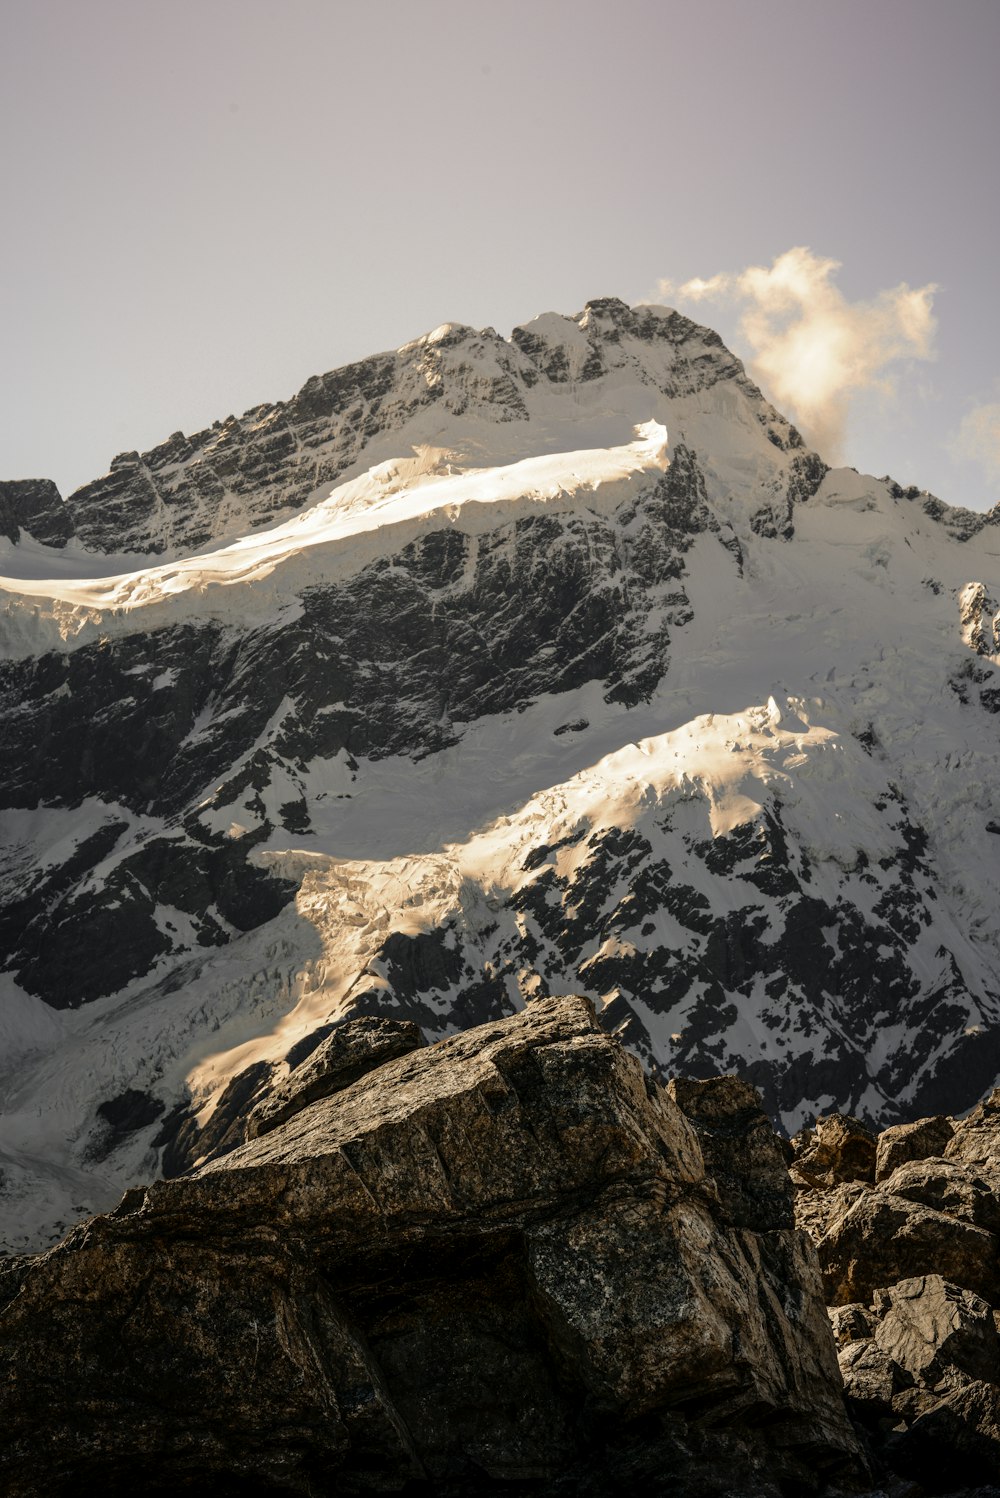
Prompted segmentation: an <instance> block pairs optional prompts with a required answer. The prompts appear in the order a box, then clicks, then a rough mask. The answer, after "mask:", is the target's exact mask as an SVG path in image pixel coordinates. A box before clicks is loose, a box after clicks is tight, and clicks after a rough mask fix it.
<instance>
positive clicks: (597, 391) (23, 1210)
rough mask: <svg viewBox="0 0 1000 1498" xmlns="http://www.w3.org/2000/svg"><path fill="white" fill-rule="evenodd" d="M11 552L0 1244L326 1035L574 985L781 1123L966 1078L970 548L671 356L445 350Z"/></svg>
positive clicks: (19, 502) (992, 1008) (980, 626)
mask: <svg viewBox="0 0 1000 1498" xmlns="http://www.w3.org/2000/svg"><path fill="white" fill-rule="evenodd" d="M0 530H2V531H3V534H4V537H5V539H4V540H3V541H0V546H2V547H3V548H4V550H3V555H2V557H0V572H2V573H3V574H4V576H3V578H2V579H0V609H2V614H0V617H2V634H0V642H2V651H3V659H2V661H0V712H2V723H3V728H2V735H3V737H2V748H3V766H4V774H3V777H2V780H3V785H2V796H3V803H2V805H3V808H4V809H3V813H2V820H3V829H4V840H5V859H4V864H3V869H4V874H3V880H4V887H3V915H2V928H3V952H4V957H5V961H4V968H5V971H4V973H3V974H2V976H0V985H2V989H0V1041H2V1053H3V1055H4V1057H5V1062H4V1069H3V1072H2V1075H0V1107H2V1110H3V1111H2V1116H0V1171H2V1195H0V1222H2V1224H3V1232H4V1237H5V1241H6V1242H7V1244H8V1246H9V1247H11V1248H14V1249H22V1248H28V1247H37V1246H39V1245H41V1244H44V1243H46V1242H49V1241H52V1239H53V1238H55V1237H58V1236H59V1235H60V1234H61V1233H62V1232H63V1231H64V1230H65V1228H66V1226H67V1225H68V1224H69V1223H71V1222H72V1221H74V1220H75V1219H76V1218H78V1217H79V1216H80V1215H82V1214H84V1213H85V1212H90V1211H94V1210H102V1209H106V1208H108V1207H110V1206H111V1205H113V1203H114V1201H115V1200H116V1199H117V1197H118V1195H119V1194H120V1192H121V1190H122V1189H123V1188H124V1187H126V1186H129V1185H131V1184H135V1183H138V1182H140V1181H144V1180H148V1179H149V1178H150V1177H151V1176H154V1175H157V1174H163V1175H166V1176H173V1175H177V1174H178V1173H181V1172H183V1171H185V1170H187V1169H189V1168H190V1167H191V1166H193V1165H194V1164H196V1163H197V1162H200V1161H205V1160H208V1159H211V1158H213V1157H216V1156H218V1155H220V1154H223V1153H225V1152H226V1151H227V1150H229V1149H231V1148H233V1147H234V1146H235V1145H238V1144H240V1143H242V1142H243V1140H244V1138H245V1136H246V1129H247V1119H248V1117H249V1115H250V1114H251V1112H253V1111H254V1110H257V1111H258V1113H259V1111H260V1110H261V1109H265V1110H266V1108H267V1106H268V1105H269V1104H268V1099H269V1098H270V1097H272V1096H273V1095H276V1094H279V1093H280V1091H281V1089H282V1087H283V1086H285V1084H286V1081H287V1078H288V1077H289V1075H290V1073H292V1072H294V1071H297V1070H298V1069H299V1068H300V1067H304V1066H307V1065H308V1061H309V1057H310V1056H311V1055H312V1053H313V1052H314V1051H315V1050H316V1048H317V1047H319V1046H320V1045H321V1044H322V1043H323V1041H324V1040H325V1039H326V1038H327V1036H328V1035H329V1034H330V1033H331V1027H332V1026H334V1025H335V1023H336V1022H337V1021H338V1020H339V1019H342V1018H343V1017H345V1016H348V1015H366V1014H384V1015H390V1016H394V1017H396V1018H401V1019H408V1020H413V1021H416V1022H417V1024H418V1025H419V1026H420V1028H421V1029H422V1031H423V1033H424V1035H425V1037H426V1038H428V1039H435V1038H438V1037H440V1036H442V1035H447V1034H449V1033H451V1032H453V1031H454V1030H456V1029H462V1028H464V1027H466V1026H469V1025H474V1024H477V1023H480V1022H483V1021H487V1020H496V1019H499V1018H501V1017H502V1016H504V1015H507V1014H510V1013H512V1012H514V1011H515V1010H517V1009H519V1008H521V1007H523V1005H524V1003H525V1002H526V1001H528V1000H530V999H532V998H535V997H541V996H544V995H547V994H553V995H559V994H565V993H576V992H582V993H584V994H587V995H589V996H590V997H591V998H592V999H593V1000H594V1002H595V1003H596V1004H597V1006H598V1008H599V1009H600V1011H601V1016H602V1021H603V1023H604V1024H605V1025H606V1026H607V1027H608V1028H610V1029H612V1030H614V1031H616V1032H617V1033H619V1034H620V1035H621V1037H622V1038H623V1040H624V1041H625V1042H626V1044H627V1045H628V1046H629V1047H630V1048H631V1049H632V1050H633V1051H634V1052H635V1053H636V1054H638V1055H639V1056H640V1057H641V1058H642V1059H643V1061H644V1062H645V1063H646V1065H647V1067H648V1068H649V1069H650V1070H651V1071H652V1072H653V1073H654V1075H657V1076H659V1077H660V1078H662V1079H666V1078H669V1077H671V1076H674V1075H691V1074H694V1075H702V1076H704V1075H708V1074H714V1073H717V1072H720V1071H737V1072H739V1073H740V1075H742V1076H743V1077H744V1078H746V1079H747V1080H749V1081H752V1082H753V1083H754V1084H755V1085H756V1086H758V1087H759V1088H760V1090H761V1093H762V1095H763V1098H764V1101H765V1105H766V1106H767V1108H768V1110H769V1112H770V1113H771V1115H772V1117H773V1118H774V1119H775V1120H776V1121H777V1122H778V1123H779V1124H781V1125H782V1126H783V1127H784V1128H786V1129H788V1130H789V1131H794V1130H795V1129H796V1128H798V1127H799V1126H800V1125H801V1124H802V1123H804V1122H805V1121H807V1120H811V1118H812V1117H813V1116H814V1115H815V1114H816V1113H818V1112H821V1111H824V1110H829V1109H842V1110H847V1111H850V1112H852V1113H856V1114H859V1115H861V1116H863V1117H865V1118H867V1119H869V1120H870V1121H872V1122H875V1123H878V1124H879V1125H880V1126H885V1125H888V1124H893V1123H896V1122H900V1121H904V1120H907V1119H910V1118H916V1117H918V1116H920V1115H923V1114H929V1113H937V1112H945V1111H947V1112H952V1113H954V1112H961V1111H963V1110H965V1109H968V1108H969V1107H971V1106H972V1105H973V1104H974V1103H975V1102H976V1101H977V1100H978V1099H979V1097H980V1096H981V1095H982V1094H983V1093H984V1092H986V1091H988V1090H989V1088H990V1087H991V1086H992V1085H993V1084H994V1082H995V1081H996V1079H997V1076H998V1073H1000V1032H998V1029H997V1020H998V1014H1000V944H998V937H997V930H996V919H995V915H996V909H997V904H998V897H1000V864H998V859H997V852H998V846H1000V845H998V841H997V840H998V838H1000V806H998V804H997V801H998V796H997V791H996V785H997V767H998V744H997V738H998V735H997V730H998V723H1000V719H998V716H997V714H998V712H1000V669H998V668H1000V612H998V605H997V602H996V600H997V599H998V598H1000V511H998V510H994V511H993V512H991V513H990V514H988V515H978V514H973V513H971V512H969V511H964V510H957V509H953V508H950V507H948V506H946V505H944V504H942V503H941V502H940V501H939V500H937V499H935V498H933V497H932V496H930V495H928V494H926V493H923V492H921V491H918V490H916V489H912V488H910V489H905V490H904V489H902V488H901V487H900V486H899V485H898V484H895V483H894V482H893V481H892V480H891V479H872V478H868V477H865V476H862V475H859V474H858V473H856V472H855V471H854V470H853V469H828V468H827V466H826V464H825V463H824V462H823V461H822V460H821V458H820V457H819V456H818V455H817V454H815V453H813V452H810V451H809V450H808V449H807V448H806V447H805V446H804V444H803V442H802V439H801V437H800V436H799V434H798V433H797V431H796V430H795V428H794V427H793V426H791V425H790V424H789V422H788V421H786V420H785V419H784V418H783V417H782V416H781V415H780V414H779V413H778V412H777V411H775V410H774V408H773V407H772V406H770V405H769V404H768V402H767V401H766V400H765V399H764V397H763V396H762V395H761V393H760V391H759V390H758V389H757V388H756V387H755V386H754V384H753V383H752V382H751V381H750V380H749V379H748V378H747V376H746V374H745V373H744V371H743V368H742V366H741V365H740V363H739V361H738V360H737V359H736V358H734V357H733V355H732V354H730V353H729V351H728V350H727V349H726V348H725V347H724V346H723V344H722V343H721V341H720V340H719V338H718V336H717V335H716V334H715V333H713V332H711V331H710V330H708V329H705V328H701V327H698V326H697V325H695V324H694V323H692V322H690V321H688V320H687V319H686V318H684V317H682V316H680V315H679V314H678V313H676V312H672V311H669V310H667V309H665V308H660V307H637V308H631V309H630V308H628V307H626V306H625V305H624V303H622V302H619V301H616V300H614V299H603V300H599V301H594V302H590V303H588V305H587V307H586V309H585V311H584V312H583V313H581V314H579V315H578V316H576V317H572V318H567V317H560V316H556V315H555V314H547V315H545V316H543V317H540V318H537V319H535V320H534V321H533V322H531V323H529V324H527V325H526V326H525V327H523V328H518V329H515V330H514V332H513V334H512V335H511V337H510V338H509V339H503V338H501V337H499V336H498V335H497V334H496V333H495V332H494V331H493V330H492V329H486V330H484V331H475V330H473V329H471V328H466V327H461V326H456V325H453V324H447V325H444V326H443V327H441V328H438V329H436V330H435V331H434V332H433V333H430V334H428V335H427V336H425V337H423V338H420V339H417V340H416V341H415V342H413V343H410V344H407V345H405V346H404V347H403V348H401V349H399V350H398V351H396V352H395V353H388V354H382V355H378V356H376V357H375V358H372V359H368V360H365V361H363V362H362V363H360V364H357V365H353V366H350V367H348V368H347V369H344V370H340V371H337V372H335V373H333V374H330V375H325V376H322V377H319V378H317V379H313V380H310V381H309V382H308V383H307V384H306V386H305V387H304V388H303V390H302V391H301V392H300V393H299V394H298V395H297V396H296V397H294V398H293V399H292V400H290V401H288V402H285V403H279V404H278V405H274V406H259V407H255V408H254V409H253V410H252V411H249V412H247V413H246V414H245V415H244V416H243V417H242V418H239V419H237V418H234V417H230V418H229V419H228V420H227V421H225V422H223V423H217V424H216V425H215V426H214V427H212V428H211V429H209V430H207V431H205V432H201V433H198V434H197V435H196V436H194V437H184V436H183V435H182V434H179V433H177V434H175V435H174V436H173V437H172V438H170V439H169V440H168V441H167V442H166V443H163V444H161V445H160V446H159V447H157V448H155V449H153V450H152V451H151V452H148V453H144V454H141V455H140V454H137V453H130V454H123V455H122V456H121V457H119V458H117V459H115V461H114V463H113V464H112V468H111V472H110V474H109V475H108V476H107V477H106V478H104V479H100V480H98V481H97V482H96V483H93V484H90V485H87V486H86V487H85V488H84V489H82V490H79V491H78V492H77V493H76V494H75V495H71V496H70V497H69V498H68V499H67V500H66V501H62V500H61V499H60V497H59V496H58V494H57V492H56V491H55V489H54V487H53V486H52V485H51V484H48V483H46V482H44V481H40V480H39V481H19V482H16V483H8V484H3V485H0Z"/></svg>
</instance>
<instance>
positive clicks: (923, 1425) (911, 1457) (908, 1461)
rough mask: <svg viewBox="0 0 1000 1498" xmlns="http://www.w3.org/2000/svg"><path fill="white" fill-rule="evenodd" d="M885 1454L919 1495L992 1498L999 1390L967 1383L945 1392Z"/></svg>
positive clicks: (999, 1468)
mask: <svg viewBox="0 0 1000 1498" xmlns="http://www.w3.org/2000/svg"><path fill="white" fill-rule="evenodd" d="M887 1454H888V1456H889V1459H890V1460H891V1461H892V1464H893V1466H894V1467H895V1468H896V1470H897V1471H899V1472H902V1473H903V1474H905V1475H906V1476H909V1477H912V1478H914V1479H915V1480H916V1481H918V1482H919V1483H920V1484H921V1487H922V1489H923V1491H924V1492H927V1493H942V1494H969V1495H970V1498H977V1495H980V1494H981V1495H982V1498H994V1494H996V1492H997V1491H998V1488H997V1486H994V1484H997V1482H998V1477H1000V1387H998V1385H997V1384H985V1383H971V1384H965V1385H963V1386H962V1387H961V1388H958V1389H953V1390H952V1391H951V1392H949V1393H946V1394H945V1395H944V1397H943V1398H942V1399H939V1400H936V1401H934V1402H933V1403H932V1404H931V1407H930V1408H929V1409H928V1410H926V1411H925V1412H923V1413H921V1414H920V1415H918V1417H917V1419H916V1420H914V1422H913V1424H912V1425H911V1426H910V1427H909V1428H908V1429H906V1430H905V1431H903V1432H901V1433H900V1434H899V1435H898V1436H896V1437H895V1439H894V1440H893V1441H892V1442H891V1444H890V1446H889V1448H888V1453H887ZM987 1484H989V1486H987ZM973 1489H975V1490H976V1492H975V1493H973Z"/></svg>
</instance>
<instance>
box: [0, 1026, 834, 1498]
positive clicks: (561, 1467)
mask: <svg viewBox="0 0 1000 1498" xmlns="http://www.w3.org/2000/svg"><path fill="white" fill-rule="evenodd" d="M361 1023H362V1025H363V1024H364V1022H363V1021H362V1022H361ZM362 1048H363V1047H362ZM341 1049H342V1050H347V1049H350V1046H349V1045H347V1044H345V1037H343V1036H342V1037H341ZM678 1101H679V1102H680V1103H681V1104H682V1105H683V1106H685V1107H690V1109H691V1118H690V1119H689V1118H688V1117H686V1116H685V1113H684V1112H683V1111H682V1108H681V1107H679V1106H678V1104H677V1102H675V1101H674V1100H673V1099H672V1098H671V1097H670V1096H669V1095H668V1094H667V1092H666V1091H665V1090H664V1089H663V1088H662V1087H660V1086H659V1085H658V1084H656V1083H655V1082H653V1081H652V1080H650V1079H649V1078H647V1077H646V1076H644V1074H643V1071H642V1068H641V1066H640V1064H639V1062H638V1061H636V1060H635V1059H634V1058H633V1057H630V1056H628V1055H627V1054H626V1053H625V1052H624V1051H623V1050H622V1048H621V1046H620V1045H619V1043H618V1042H617V1041H615V1040H613V1039H611V1038H609V1037H608V1036H606V1035H605V1034H604V1033H603V1032H602V1031H601V1030H600V1028H599V1027H598V1025H597V1023H596V1021H595V1019H594V1016H593V1011H592V1010H591V1008H590V1006H589V1004H587V1002H586V1001H584V1000H581V999H547V1000H540V1001H538V1002H536V1003H534V1004H532V1005H530V1006H529V1007H528V1009H526V1010H525V1011H524V1012H523V1013H521V1014H518V1015H516V1016H514V1017H513V1018H510V1019H507V1020H503V1021H501V1022H499V1023H496V1024H489V1025H483V1026H480V1027H479V1028H477V1029H475V1030H472V1031H469V1032H466V1033H464V1034H460V1035H457V1036H454V1037H452V1038H451V1039H449V1040H445V1041H442V1042H440V1043H439V1044H437V1045H435V1046H433V1047H430V1048H427V1049H421V1050H417V1051H412V1052H411V1053H409V1054H406V1055H402V1056H398V1057H397V1058H396V1059H394V1060H391V1061H388V1062H386V1063H385V1064H383V1065H380V1066H376V1068H375V1069H374V1070H371V1071H368V1072H367V1073H366V1074H365V1075H362V1076H360V1077H359V1078H358V1080H356V1081H354V1082H353V1083H350V1084H348V1085H346V1086H344V1087H342V1088H341V1090H339V1091H338V1092H336V1093H335V1094H333V1095H332V1096H326V1097H321V1098H318V1099H317V1100H315V1101H312V1102H309V1103H307V1104H306V1105H305V1106H304V1107H302V1108H300V1110H299V1111H298V1112H296V1113H295V1114H294V1115H292V1116H291V1117H289V1118H288V1119H287V1121H285V1122H284V1123H278V1124H277V1125H276V1126H275V1127H273V1128H272V1129H271V1130H270V1132H268V1133H267V1134H266V1135H264V1136H263V1137H261V1138H258V1139H256V1140H253V1141H252V1142H250V1143H248V1144H246V1145H244V1146H243V1147H242V1148H240V1149H238V1150H235V1151H233V1152H231V1153H230V1154H228V1155H227V1156H226V1157H225V1158H224V1159H221V1160H217V1161H215V1162H213V1163H212V1164H210V1165H209V1166H208V1167H206V1168H204V1169H202V1170H201V1171H200V1172H197V1173H196V1174H194V1175H192V1176H189V1177H187V1178H184V1179H179V1180H175V1181H169V1182H163V1183H159V1184H157V1185H154V1186H151V1187H149V1188H148V1189H145V1190H136V1191H133V1192H130V1193H129V1194H128V1195H127V1196H126V1198H125V1199H124V1200H123V1202H122V1204H121V1206H120V1207H119V1208H118V1209H117V1210H116V1211H115V1212H114V1213H112V1214H111V1215H110V1216H108V1217H104V1218H95V1219H93V1220H92V1221H90V1222H89V1223H87V1224H86V1225H85V1226H83V1227H81V1228H79V1229H77V1230H76V1231H75V1232H74V1233H73V1234H72V1235H71V1236H70V1237H69V1238H68V1239H67V1240H66V1241H65V1242H64V1243H63V1244H61V1245H60V1246H59V1247H58V1248H56V1249H54V1250H52V1251H50V1252H49V1253H48V1254H46V1255H44V1256H41V1257H38V1258H23V1259H15V1260H8V1261H6V1263H5V1264H4V1266H3V1269H2V1281H0V1286H2V1299H3V1302H4V1304H5V1309H4V1310H3V1312H2V1323H3V1336H2V1341H0V1348H2V1351H0V1358H2V1361H3V1363H4V1375H5V1376H4V1379H3V1381H2V1384H0V1387H2V1388H3V1390H4V1395H3V1398H4V1411H3V1420H4V1428H5V1433H6V1439H5V1443H4V1448H3V1452H2V1454H0V1472H2V1474H3V1475H2V1477H0V1485H2V1490H3V1492H4V1493H5V1494H7V1495H9V1498H40V1495H42V1494H43V1493H44V1494H45V1495H46V1498H49V1495H68V1494H70V1493H77V1492H81V1491H84V1490H85V1489H86V1490H88V1491H97V1492H101V1493H103V1494H109V1495H118V1494H122V1495H123V1494H125V1493H129V1494H133V1493H156V1492H162V1493H166V1492H170V1493H179V1492H186V1493H207V1492H209V1491H211V1492H213V1493H220V1492H221V1493H230V1492H233V1493H236V1492H239V1493H249V1492H256V1493H267V1492H275V1493H277V1492H282V1493H293V1494H294V1493H301V1494H311V1495H314V1498H318V1495H327V1494H333V1493H337V1494H340V1493H365V1492H376V1491H389V1490H394V1491H398V1490H400V1489H401V1488H403V1489H405V1490H406V1491H413V1492H417V1491H420V1492H425V1493H440V1494H457V1493H472V1492H485V1491H492V1490H493V1489H494V1488H496V1489H497V1490H500V1489H501V1488H503V1489H504V1490H506V1491H512V1489H510V1488H508V1487H507V1484H510V1483H516V1484H517V1485H518V1486H517V1487H515V1488H514V1489H513V1491H516V1492H522V1493H538V1494H543V1493H544V1494H548V1493H552V1494H555V1493H565V1494H569V1493H582V1494H594V1495H597V1494H602V1493H612V1492H635V1491H640V1490H641V1491H667V1490H668V1489H667V1488H666V1487H664V1484H665V1483H669V1485H670V1486H669V1491H670V1492H671V1493H677V1494H688V1495H691V1498H695V1495H706V1498H707V1495H709V1494H715V1495H721V1494H723V1493H732V1492H734V1491H737V1490H738V1491H740V1492H741V1493H746V1494H748V1495H753V1494H759V1495H761V1498H763V1495H775V1498H776V1495H777V1494H778V1493H779V1492H785V1491H788V1490H789V1488H788V1485H789V1484H793V1485H794V1486H795V1490H796V1491H798V1492H803V1493H809V1492H816V1491H819V1489H820V1487H821V1486H822V1484H823V1481H824V1479H825V1476H828V1475H831V1474H833V1473H837V1472H839V1473H840V1474H841V1475H845V1476H848V1477H849V1474H850V1471H851V1470H852V1464H854V1463H855V1462H856V1458H857V1453H856V1446H855V1441H854V1437H853V1434H852V1432H851V1429H850V1426H849V1424H848V1422H847V1420H846V1417H845V1414H844V1410H843V1406H842V1403H841V1398H840V1391H839V1384H838V1376H837V1372H836V1362H835V1355H834V1346H833V1341H832V1338H831V1336H830V1332H829V1327H828V1324H827V1319H826V1314H825V1311H824V1308H823V1305H822V1299H821V1294H820V1285H819V1276H818V1271H817V1268H816V1264H815V1258H814V1255H813V1253H812V1250H811V1247H810V1246H809V1243H808V1240H807V1238H806V1236H805V1235H804V1234H803V1233H801V1232H797V1231H796V1230H794V1229H793V1228H791V1227H789V1226H786V1225H784V1221H781V1223H780V1225H774V1223H773V1222H772V1221H771V1220H770V1218H769V1216H768V1209H766V1205H765V1204H767V1203H769V1202H770V1201H771V1200H772V1198H773V1197H774V1194H775V1193H776V1192H777V1193H778V1194H779V1195H780V1190H781V1180H782V1175H783V1172H782V1167H781V1161H780V1154H779V1152H778V1146H777V1143H776V1142H773V1143H772V1147H771V1149H770V1153H769V1151H768V1148H767V1139H766V1125H765V1124H764V1121H763V1119H762V1116H761V1114H760V1111H759V1109H756V1108H754V1106H753V1099H752V1095H750V1094H749V1089H747V1088H745V1087H744V1086H742V1084H738V1083H736V1084H733V1085H731V1086H729V1087H728V1088H725V1087H724V1088H722V1089H715V1090H714V1092H713V1093H712V1094H711V1095H710V1096H708V1095H706V1094H704V1093H703V1092H699V1090H698V1089H697V1088H695V1089H693V1090H692V1091H691V1092H690V1095H687V1094H685V1095H684V1096H680V1097H679V1098H678ZM700 1141H703V1142H704V1143H705V1146H706V1148H705V1149H703V1147H702V1142H700ZM706 1157H707V1158H708V1159H710V1161H711V1168H710V1169H706ZM741 1175H742V1176H744V1177H745V1178H746V1179H747V1180H749V1181H752V1182H754V1183H756V1185H755V1187H753V1188H751V1189H750V1190H749V1191H748V1192H745V1193H744V1195H743V1196H742V1198H741V1199H740V1200H739V1201H738V1202H737V1204H736V1209H735V1210H732V1209H731V1205H730V1202H729V1201H728V1200H727V1197H728V1195H729V1187H728V1185H726V1183H728V1182H732V1181H735V1180H737V1179H739V1178H740V1176H741ZM720 1188H722V1189H720ZM709 1432H710V1434H709ZM854 1470H855V1472H856V1468H855V1469H854ZM651 1484H655V1485H656V1486H651ZM734 1484H735V1486H734ZM407 1485H411V1486H407Z"/></svg>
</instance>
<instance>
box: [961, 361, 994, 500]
mask: <svg viewBox="0 0 1000 1498" xmlns="http://www.w3.org/2000/svg"><path fill="white" fill-rule="evenodd" d="M948 446H949V451H950V453H951V456H952V457H953V458H955V459H956V460H957V461H958V462H960V463H975V464H976V466H977V468H979V469H980V471H981V472H982V473H983V475H984V477H985V478H986V482H987V483H988V484H989V486H990V488H992V489H994V490H1000V385H998V387H997V392H996V399H995V400H993V401H987V402H986V403H985V404H983V405H979V406H973V408H972V410H971V411H967V412H966V414H965V415H964V416H963V417H962V420H961V422H960V424H959V428H958V431H957V432H956V433H955V435H954V437H953V438H952V440H951V442H950V443H949V445H948Z"/></svg>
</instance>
